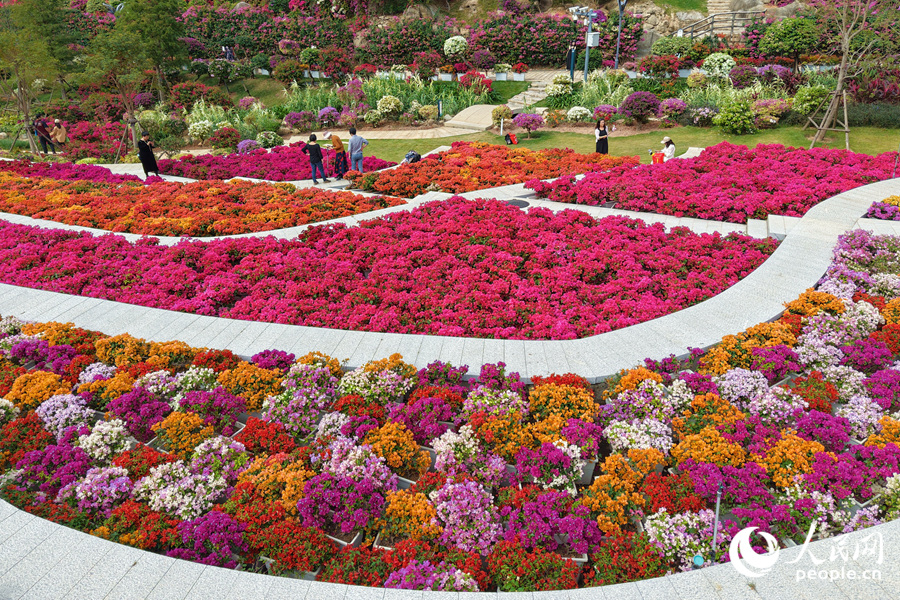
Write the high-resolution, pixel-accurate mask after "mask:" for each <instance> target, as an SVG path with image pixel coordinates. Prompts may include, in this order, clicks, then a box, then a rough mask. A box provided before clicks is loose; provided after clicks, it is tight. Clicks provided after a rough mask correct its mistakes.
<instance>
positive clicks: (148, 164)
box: [138, 131, 159, 177]
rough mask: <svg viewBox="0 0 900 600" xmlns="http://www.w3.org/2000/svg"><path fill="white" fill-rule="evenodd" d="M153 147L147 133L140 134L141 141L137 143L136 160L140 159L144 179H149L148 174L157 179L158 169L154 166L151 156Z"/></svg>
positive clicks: (153, 157) (154, 160) (154, 158)
mask: <svg viewBox="0 0 900 600" xmlns="http://www.w3.org/2000/svg"><path fill="white" fill-rule="evenodd" d="M154 145H155V144H154V143H153V142H151V141H150V134H149V133H148V132H146V131H145V132H144V133H142V134H141V140H140V141H139V142H138V158H139V159H141V166H142V167H144V177H149V176H150V173H154V174H155V175H156V176H157V177H159V167H158V166H157V165H156V157H155V156H153V147H154Z"/></svg>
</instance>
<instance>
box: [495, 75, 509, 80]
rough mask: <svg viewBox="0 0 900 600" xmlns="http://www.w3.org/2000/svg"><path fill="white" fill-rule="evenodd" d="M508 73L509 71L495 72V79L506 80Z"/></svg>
mask: <svg viewBox="0 0 900 600" xmlns="http://www.w3.org/2000/svg"><path fill="white" fill-rule="evenodd" d="M507 75H508V73H495V74H494V79H495V80H496V81H506V76H507Z"/></svg>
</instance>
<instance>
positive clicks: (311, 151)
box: [301, 133, 328, 185]
mask: <svg viewBox="0 0 900 600" xmlns="http://www.w3.org/2000/svg"><path fill="white" fill-rule="evenodd" d="M301 152H303V153H304V154H308V155H309V166H310V168H311V169H312V180H313V185H319V182H318V181H316V170H318V171H319V172H320V173H321V174H322V181H324V182H325V183H328V179H326V178H325V165H324V164H322V148H321V147H320V146H319V144H318V143H317V142H316V134H314V133H311V134H310V135H309V142H308V143H307V144H306V145H305V146H303V150H301Z"/></svg>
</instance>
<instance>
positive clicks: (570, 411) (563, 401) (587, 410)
mask: <svg viewBox="0 0 900 600" xmlns="http://www.w3.org/2000/svg"><path fill="white" fill-rule="evenodd" d="M528 405H529V409H530V410H531V414H532V415H534V418H535V419H543V418H545V417H549V416H550V415H558V416H560V417H562V418H564V419H581V420H582V421H591V422H593V420H594V418H595V417H596V416H597V411H598V410H599V408H600V406H599V405H598V404H597V403H596V402H595V401H594V394H593V392H590V391H588V390H586V389H584V388H582V387H576V386H572V385H558V384H555V383H550V384H547V385H542V386H540V387H536V388H534V389H533V390H531V393H530V394H528Z"/></svg>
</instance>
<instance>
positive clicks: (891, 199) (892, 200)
mask: <svg viewBox="0 0 900 600" xmlns="http://www.w3.org/2000/svg"><path fill="white" fill-rule="evenodd" d="M882 202H884V203H885V204H891V205H893V206H900V196H888V197H887V198H885V199H884V200H882Z"/></svg>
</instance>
